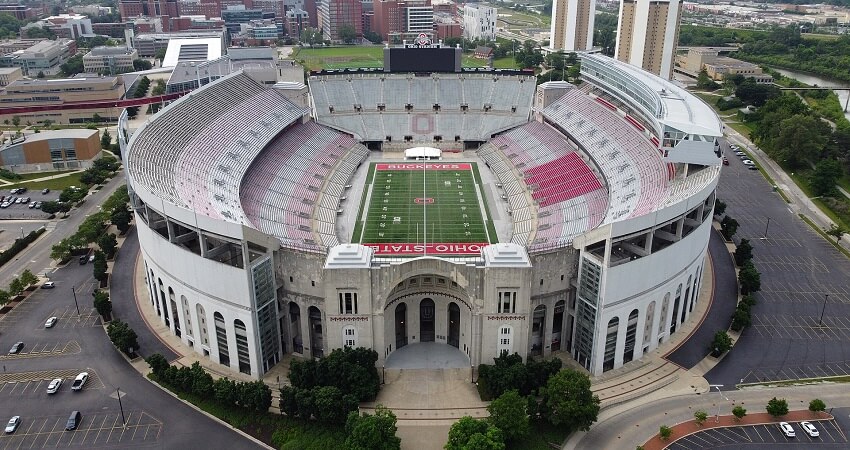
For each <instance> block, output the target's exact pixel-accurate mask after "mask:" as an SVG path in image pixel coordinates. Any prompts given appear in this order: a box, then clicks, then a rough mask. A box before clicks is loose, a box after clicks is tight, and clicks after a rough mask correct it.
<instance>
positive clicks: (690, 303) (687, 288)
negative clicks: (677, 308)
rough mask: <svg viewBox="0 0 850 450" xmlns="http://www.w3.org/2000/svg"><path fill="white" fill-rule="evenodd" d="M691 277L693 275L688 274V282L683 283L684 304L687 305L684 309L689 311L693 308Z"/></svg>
mask: <svg viewBox="0 0 850 450" xmlns="http://www.w3.org/2000/svg"><path fill="white" fill-rule="evenodd" d="M692 279H693V275H688V282H687V284H685V304H686V305H687V306H688V307H687V308H686V309H687V310H688V312H689V313H690V312H691V311H693V310H694V299H693V297H691V280H692Z"/></svg>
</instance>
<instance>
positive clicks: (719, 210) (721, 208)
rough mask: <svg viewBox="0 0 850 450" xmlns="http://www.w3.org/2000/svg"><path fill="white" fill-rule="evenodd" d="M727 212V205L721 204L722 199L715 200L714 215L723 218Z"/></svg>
mask: <svg viewBox="0 0 850 450" xmlns="http://www.w3.org/2000/svg"><path fill="white" fill-rule="evenodd" d="M725 212H726V203H724V202H721V201H720V199H717V198H716V199H714V215H715V216H722V215H723V213H725Z"/></svg>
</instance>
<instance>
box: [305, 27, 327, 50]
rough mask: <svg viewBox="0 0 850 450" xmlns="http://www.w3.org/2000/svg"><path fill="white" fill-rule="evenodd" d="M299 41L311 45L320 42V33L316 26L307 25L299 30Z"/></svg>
mask: <svg viewBox="0 0 850 450" xmlns="http://www.w3.org/2000/svg"><path fill="white" fill-rule="evenodd" d="M301 42H302V43H304V44H307V45H309V46H310V47H312V46H313V45H315V44H321V43H322V33H321V32H320V31H319V30H317V29H316V28H310V27H307V28H305V29H304V30H302V31H301Z"/></svg>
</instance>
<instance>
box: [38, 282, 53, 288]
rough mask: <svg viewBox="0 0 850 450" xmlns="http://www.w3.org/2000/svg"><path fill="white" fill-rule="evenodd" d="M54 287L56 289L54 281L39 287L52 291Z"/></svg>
mask: <svg viewBox="0 0 850 450" xmlns="http://www.w3.org/2000/svg"><path fill="white" fill-rule="evenodd" d="M55 287H56V282H55V281H47V282H45V283H44V284H42V285H41V288H42V289H53V288H55Z"/></svg>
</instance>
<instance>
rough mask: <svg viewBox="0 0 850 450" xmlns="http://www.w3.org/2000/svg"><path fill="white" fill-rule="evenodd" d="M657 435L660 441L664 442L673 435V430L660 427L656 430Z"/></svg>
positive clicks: (663, 426) (665, 426) (664, 426)
mask: <svg viewBox="0 0 850 450" xmlns="http://www.w3.org/2000/svg"><path fill="white" fill-rule="evenodd" d="M658 435H659V436H661V440H662V441H666V440H667V439H670V436H672V435H673V429H672V428H670V427H668V426H667V425H661V427H659V428H658Z"/></svg>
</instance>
